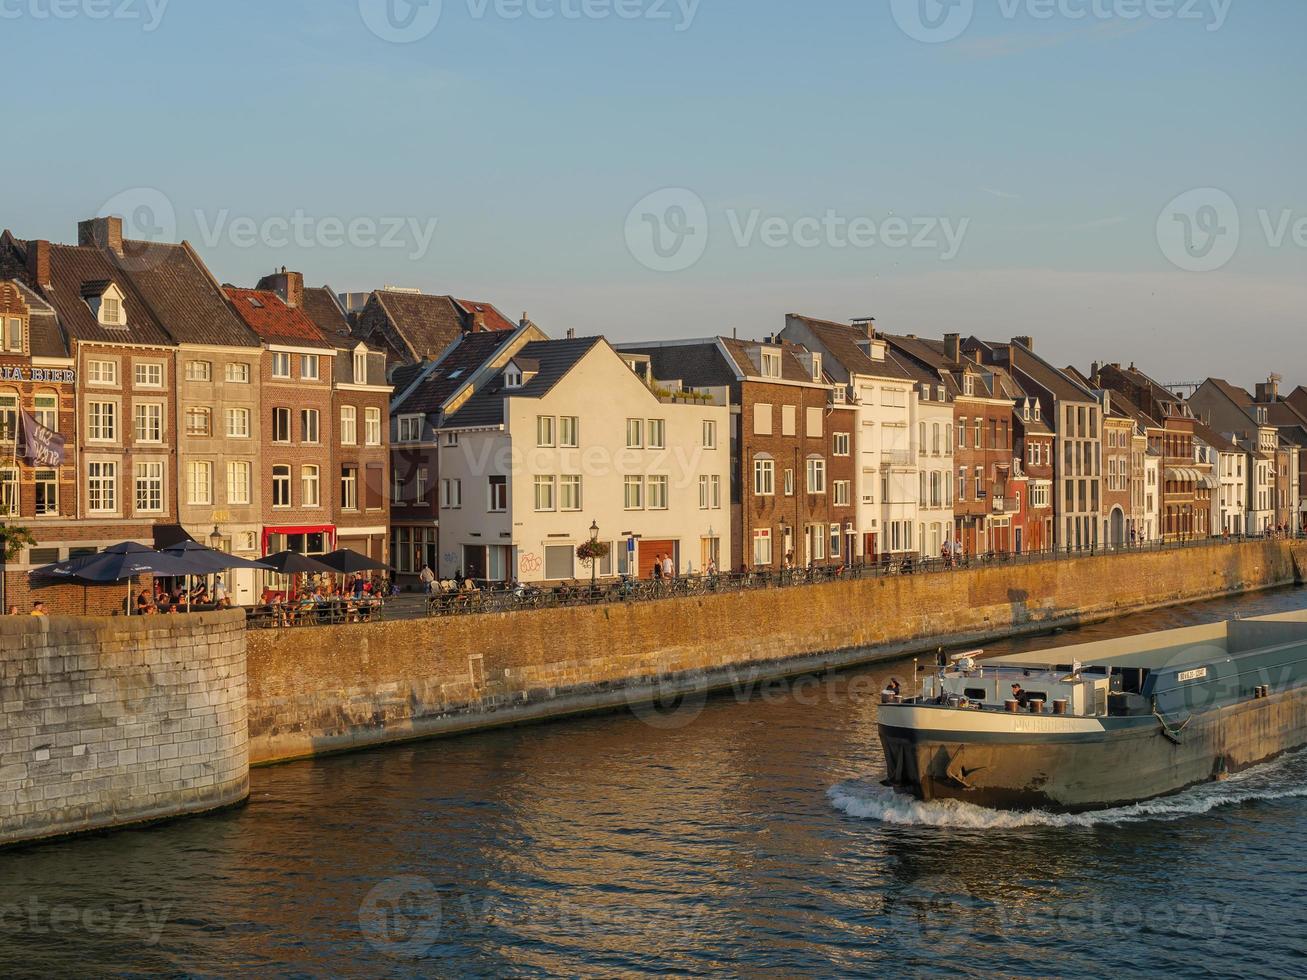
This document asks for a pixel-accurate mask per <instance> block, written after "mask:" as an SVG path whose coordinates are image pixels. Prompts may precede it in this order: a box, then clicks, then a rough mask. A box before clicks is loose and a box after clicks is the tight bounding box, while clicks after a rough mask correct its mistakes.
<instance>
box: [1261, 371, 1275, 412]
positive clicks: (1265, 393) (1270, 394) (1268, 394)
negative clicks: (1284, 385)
mask: <svg viewBox="0 0 1307 980" xmlns="http://www.w3.org/2000/svg"><path fill="white" fill-rule="evenodd" d="M1257 400H1258V401H1259V402H1264V403H1266V404H1268V405H1269V404H1272V403H1274V402H1277V401H1279V400H1280V376H1279V375H1278V374H1272V375H1271V376H1270V377H1269V378H1267V379H1266V380H1265V381H1264V382H1261V383H1260V384H1258V385H1257Z"/></svg>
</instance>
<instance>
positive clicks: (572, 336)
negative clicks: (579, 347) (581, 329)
mask: <svg viewBox="0 0 1307 980" xmlns="http://www.w3.org/2000/svg"><path fill="white" fill-rule="evenodd" d="M567 339H568V340H576V327H568V328H567Z"/></svg>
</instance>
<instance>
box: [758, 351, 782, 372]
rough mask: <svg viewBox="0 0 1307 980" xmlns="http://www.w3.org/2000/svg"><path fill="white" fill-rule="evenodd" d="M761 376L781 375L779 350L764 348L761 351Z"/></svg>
mask: <svg viewBox="0 0 1307 980" xmlns="http://www.w3.org/2000/svg"><path fill="white" fill-rule="evenodd" d="M762 376H763V377H764V378H779V377H780V376H781V355H780V351H774V350H765V351H763V352H762Z"/></svg>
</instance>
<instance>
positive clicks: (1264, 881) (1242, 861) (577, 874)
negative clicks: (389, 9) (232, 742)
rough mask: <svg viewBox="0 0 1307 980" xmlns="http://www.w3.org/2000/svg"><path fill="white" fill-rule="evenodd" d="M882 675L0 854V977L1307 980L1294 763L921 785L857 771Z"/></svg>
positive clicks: (266, 783)
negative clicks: (987, 803)
mask: <svg viewBox="0 0 1307 980" xmlns="http://www.w3.org/2000/svg"><path fill="white" fill-rule="evenodd" d="M1304 603H1307V593H1303V592H1297V591H1289V592H1276V593H1268V594H1263V595H1260V596H1256V597H1250V598H1244V599H1239V600H1232V601H1226V602H1215V603H1206V604H1202V605H1196V606H1188V607H1183V608H1179V609H1173V610H1168V611H1163V612H1156V613H1150V614H1146V615H1139V616H1132V617H1129V618H1127V619H1123V620H1118V621H1116V622H1113V623H1109V624H1104V625H1100V626H1094V627H1089V628H1086V629H1083V630H1080V631H1077V632H1074V633H1065V634H1060V635H1058V636H1056V637H1052V638H1049V637H1044V638H1040V639H1037V640H1022V641H1014V642H1011V643H1004V644H999V645H996V646H993V647H991V648H990V649H992V650H997V649H1000V648H1002V649H1004V650H1009V649H1023V648H1028V647H1031V646H1038V645H1048V644H1050V643H1058V644H1062V643H1069V642H1081V641H1087V640H1091V639H1101V638H1105V637H1109V636H1116V635H1123V634H1128V633H1132V632H1142V631H1150V630H1157V629H1165V628H1170V627H1174V626H1181V625H1189V624H1193V623H1200V622H1211V621H1216V620H1220V619H1223V618H1227V617H1229V616H1231V615H1234V614H1242V615H1245V616H1249V615H1257V614H1260V613H1264V612H1273V611H1281V610H1287V609H1295V608H1300V607H1301V606H1302V605H1303V604H1304ZM907 669H908V672H910V670H911V667H910V666H908V668H907ZM902 672H903V665H899V666H897V667H895V666H886V665H880V666H873V667H868V668H865V669H858V670H851V671H846V672H844V673H842V674H839V675H836V676H835V677H833V678H813V679H809V680H808V681H806V682H804V683H798V684H785V685H776V686H772V687H768V688H766V689H761V690H760V689H753V690H750V691H741V692H737V693H736V694H732V695H727V696H722V697H716V698H712V699H709V700H707V701H706V703H699V702H696V701H695V700H694V699H690V700H689V701H687V702H684V703H681V704H680V705H679V706H676V707H675V709H674V710H673V709H670V708H669V710H668V711H667V712H666V713H663V714H657V715H648V714H646V716H645V717H637V716H635V715H629V714H628V715H608V716H600V717H590V718H583V719H579V720H571V721H567V722H562V723H558V724H553V725H545V726H538V727H534V728H524V729H517V730H511V731H504V732H497V733H491V734H484V735H476V736H471V737H466V738H462V739H457V740H450V741H438V742H428V743H423V744H418V745H413V746H407V747H399V748H392V749H386V750H380V751H375V752H368V753H363V754H357V755H353V756H347V757H340V758H335V759H326V760H321V761H317V762H309V763H302V764H297V765H291V766H284V767H280V768H275V769H266V770H259V771H256V772H255V773H254V775H253V793H252V798H251V800H250V803H249V805H248V806H247V807H244V808H242V809H239V810H235V811H231V812H227V813H223V814H219V815H216V816H210V817H202V818H197V819H192V820H186V821H181V822H177V823H173V824H169V825H167V826H163V827H158V828H154V829H147V830H139V831H128V832H124V833H118V834H113V835H106V836H101V837H91V838H84V839H79V840H73V841H68V842H64V843H58V844H54V845H50V846H45V847H38V848H32V849H27V850H21V851H12V852H8V853H4V854H0V885H2V887H0V974H3V975H6V976H27V975H51V976H54V975H60V976H66V975H74V974H84V973H94V974H106V973H113V974H129V975H144V974H149V973H158V972H164V973H169V974H191V975H195V974H203V975H230V974H237V973H243V974H259V975H287V974H290V975H302V976H319V975H326V974H337V975H349V976H401V977H402V976H543V975H568V976H605V977H610V976H619V975H631V974H636V973H657V974H669V973H670V974H678V975H727V976H729V975H748V976H775V977H791V976H831V975H839V976H849V975H876V976H881V975H886V976H916V975H966V976H977V977H980V976H984V977H989V976H995V975H999V976H1013V975H1021V976H1049V975H1058V976H1072V977H1091V976H1100V975H1103V974H1105V973H1115V974H1136V973H1150V974H1174V975H1182V976H1206V975H1219V974H1229V973H1235V974H1239V975H1243V976H1268V977H1270V976H1275V977H1284V976H1302V975H1304V973H1307V902H1305V901H1304V899H1305V898H1307V873H1305V872H1304V856H1305V855H1307V755H1298V756H1292V757H1287V758H1285V759H1282V760H1280V761H1278V762H1276V763H1273V764H1271V765H1269V766H1266V767H1263V768H1261V769H1259V770H1255V771H1253V772H1251V773H1248V774H1243V775H1241V776H1239V777H1236V778H1234V779H1231V780H1229V781H1227V782H1224V783H1220V784H1214V785H1212V786H1208V787H1202V788H1199V789H1196V790H1193V791H1190V792H1187V793H1185V794H1182V795H1180V796H1177V797H1173V798H1170V799H1167V800H1163V801H1160V802H1154V803H1152V804H1149V805H1147V806H1141V807H1137V808H1131V809H1127V810H1118V811H1111V812H1107V813H1101V814H1096V815H1087V816H1086V815H1081V816H1074V817H1068V816H1051V815H1039V814H1035V815H1024V816H1012V815H1002V814H996V813H990V812H987V811H982V810H978V809H975V808H972V807H967V806H958V805H945V804H929V805H921V804H916V803H913V802H910V801H906V800H902V799H899V798H896V797H893V796H892V795H890V794H889V792H888V791H886V790H884V789H882V788H881V787H880V786H879V785H878V784H877V780H878V779H879V778H880V776H881V770H882V762H881V754H880V748H879V745H878V743H877V739H876V727H875V726H876V702H877V701H878V696H877V694H878V691H879V689H880V684H881V681H882V680H883V679H884V678H885V677H886V676H887V675H889V674H891V673H902ZM1122 765H1129V760H1128V759H1123V760H1122Z"/></svg>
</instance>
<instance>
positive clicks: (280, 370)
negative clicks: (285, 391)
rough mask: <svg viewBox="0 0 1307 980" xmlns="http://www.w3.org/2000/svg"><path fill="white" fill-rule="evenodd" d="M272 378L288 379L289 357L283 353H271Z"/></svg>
mask: <svg viewBox="0 0 1307 980" xmlns="http://www.w3.org/2000/svg"><path fill="white" fill-rule="evenodd" d="M272 376H273V377H274V378H289V377H290V355H289V354H287V353H285V352H283V351H273V353H272Z"/></svg>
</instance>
